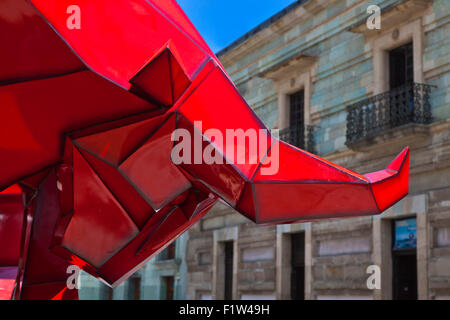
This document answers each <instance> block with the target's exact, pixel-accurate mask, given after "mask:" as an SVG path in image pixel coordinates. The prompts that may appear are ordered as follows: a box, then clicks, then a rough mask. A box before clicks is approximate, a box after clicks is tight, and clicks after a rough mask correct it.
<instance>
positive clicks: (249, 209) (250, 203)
mask: <svg viewBox="0 0 450 320" xmlns="http://www.w3.org/2000/svg"><path fill="white" fill-rule="evenodd" d="M237 210H239V212H241V213H242V214H244V215H245V216H246V217H248V218H249V219H251V220H253V221H256V213H255V199H254V198H253V183H249V182H247V183H246V184H245V187H244V191H243V192H242V196H241V199H240V200H239V203H238V205H237Z"/></svg>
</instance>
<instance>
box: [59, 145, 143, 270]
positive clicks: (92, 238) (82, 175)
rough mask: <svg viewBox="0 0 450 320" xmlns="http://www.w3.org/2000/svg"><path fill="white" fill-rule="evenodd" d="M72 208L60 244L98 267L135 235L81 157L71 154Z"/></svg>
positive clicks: (128, 221) (135, 231) (117, 203)
mask: <svg viewBox="0 0 450 320" xmlns="http://www.w3.org/2000/svg"><path fill="white" fill-rule="evenodd" d="M74 193H75V208H74V214H73V216H72V220H71V221H70V224H69V226H68V227H67V230H66V232H65V234H64V238H63V242H62V245H63V246H64V247H66V248H67V249H69V250H71V251H72V252H74V253H75V254H77V255H79V256H80V257H81V258H83V259H85V260H86V261H88V262H90V263H91V264H92V265H94V266H95V267H100V266H101V265H102V264H104V263H105V262H106V261H107V260H108V259H109V258H111V257H112V256H113V255H114V254H115V253H116V252H117V251H118V250H120V249H121V248H122V247H124V246H125V245H126V244H127V243H128V242H129V241H130V240H131V239H132V238H133V237H134V236H136V235H137V234H138V232H139V230H138V228H137V227H136V225H135V224H134V223H133V221H132V220H131V218H130V217H129V216H128V215H127V213H126V212H125V210H124V209H123V208H122V206H121V205H120V204H119V202H118V201H117V200H116V199H115V198H114V196H113V195H112V194H111V192H110V191H109V190H108V189H107V188H106V187H105V185H104V184H103V182H102V181H101V180H100V179H99V177H98V176H97V175H96V173H95V172H94V170H93V169H92V168H91V167H90V166H89V164H88V163H87V162H86V160H85V159H84V158H83V156H82V155H81V154H80V153H78V152H76V151H75V152H74Z"/></svg>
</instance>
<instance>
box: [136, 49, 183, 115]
mask: <svg viewBox="0 0 450 320" xmlns="http://www.w3.org/2000/svg"><path fill="white" fill-rule="evenodd" d="M130 83H131V84H132V85H133V86H132V87H131V89H130V91H132V92H135V93H136V94H137V95H140V96H142V97H144V98H145V97H148V98H150V100H155V101H156V102H158V103H160V104H162V105H163V106H166V107H167V106H171V105H173V104H174V103H175V101H176V100H178V98H179V97H180V96H181V94H182V93H183V92H184V91H185V90H186V88H187V87H188V86H189V83H190V81H189V78H188V77H187V76H186V74H185V73H184V71H183V69H182V68H181V67H180V65H179V63H178V61H177V60H176V59H175V57H174V56H173V55H172V52H171V51H170V49H168V48H166V49H164V50H163V51H162V52H161V53H159V54H158V56H157V57H156V58H154V59H153V60H152V61H151V62H150V63H149V64H148V65H147V66H145V67H144V68H143V69H142V70H141V71H139V72H138V73H137V74H136V76H134V77H133V79H131V80H130Z"/></svg>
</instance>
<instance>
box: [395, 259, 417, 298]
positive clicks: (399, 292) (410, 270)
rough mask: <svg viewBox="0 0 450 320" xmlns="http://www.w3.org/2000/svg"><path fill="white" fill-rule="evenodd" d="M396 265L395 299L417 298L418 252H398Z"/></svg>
mask: <svg viewBox="0 0 450 320" xmlns="http://www.w3.org/2000/svg"><path fill="white" fill-rule="evenodd" d="M393 266H394V300H417V257H416V252H415V251H414V252H410V253H407V252H402V253H398V252H396V253H395V254H394V259H393Z"/></svg>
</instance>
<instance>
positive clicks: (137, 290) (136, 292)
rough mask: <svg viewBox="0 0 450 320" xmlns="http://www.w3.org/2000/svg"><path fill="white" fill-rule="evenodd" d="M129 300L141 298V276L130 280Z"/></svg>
mask: <svg viewBox="0 0 450 320" xmlns="http://www.w3.org/2000/svg"><path fill="white" fill-rule="evenodd" d="M128 300H141V277H131V278H130V279H129V280H128Z"/></svg>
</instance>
